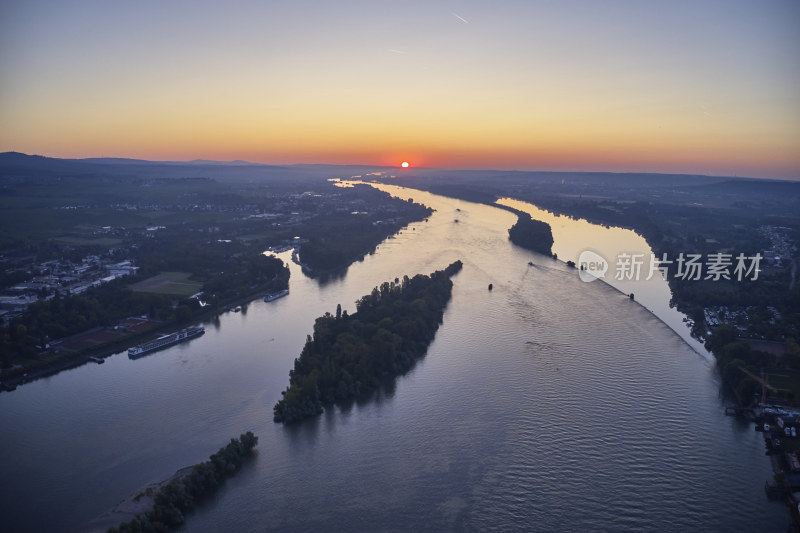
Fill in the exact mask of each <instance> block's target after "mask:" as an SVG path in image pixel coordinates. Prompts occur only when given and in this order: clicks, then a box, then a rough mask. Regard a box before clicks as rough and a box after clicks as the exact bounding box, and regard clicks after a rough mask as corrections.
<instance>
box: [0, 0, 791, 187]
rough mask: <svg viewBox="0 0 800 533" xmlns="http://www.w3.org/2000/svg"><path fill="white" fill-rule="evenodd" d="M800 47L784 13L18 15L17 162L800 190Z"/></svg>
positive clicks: (6, 141) (468, 4)
mask: <svg viewBox="0 0 800 533" xmlns="http://www.w3.org/2000/svg"><path fill="white" fill-rule="evenodd" d="M797 50H800V3H797V2H792V1H780V0H773V1H769V2H767V3H752V2H746V1H722V0H713V1H711V0H708V1H703V2H671V3H659V4H652V3H639V2H629V1H624V0H610V1H607V2H600V3H598V2H583V1H581V2H571V3H548V2H517V1H509V2H504V3H501V4H486V3H482V2H477V1H474V0H467V1H457V2H453V3H448V4H442V3H438V2H436V3H428V2H418V1H412V2H406V3H403V4H389V3H375V2H364V1H359V0H347V1H344V2H339V3H337V4H335V5H331V4H329V3H326V2H319V1H313V0H309V1H301V2H295V3H291V4H287V3H273V2H266V3H259V4H256V5H253V4H249V3H234V4H224V5H221V4H215V3H211V2H199V3H198V2H184V1H176V2H170V3H168V4H163V3H158V2H143V3H137V4H135V5H133V4H109V3H106V2H100V1H96V0H84V1H79V2H75V3H70V4H63V3H59V2H51V3H3V4H2V5H0V117H2V120H1V121H0V124H2V126H0V151H17V152H22V153H27V154H44V155H46V156H48V157H56V158H93V157H120V158H133V159H144V160H148V161H192V160H196V159H208V160H214V161H235V160H242V161H248V162H253V163H259V164H269V165H287V164H336V165H342V164H347V165H380V166H387V167H395V166H398V165H399V163H400V162H401V161H404V160H405V161H409V162H410V163H411V165H412V166H413V167H426V168H447V169H451V168H452V169H480V170H484V169H485V170H488V169H492V170H522V171H543V172H547V171H563V172H623V173H663V174H697V175H708V176H747V177H756V178H779V179H792V180H796V179H800V91H798V87H800V62H798V61H797ZM354 162H356V163H354Z"/></svg>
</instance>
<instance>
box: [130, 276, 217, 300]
mask: <svg viewBox="0 0 800 533" xmlns="http://www.w3.org/2000/svg"><path fill="white" fill-rule="evenodd" d="M191 275H192V274H191V272H162V273H161V274H158V275H156V276H153V277H152V278H147V279H146V280H144V281H140V282H139V283H135V284H134V285H131V289H133V290H134V291H136V292H149V293H154V294H168V295H170V296H191V295H192V294H195V293H197V292H200V289H201V288H202V287H203V284H202V283H198V282H196V281H189V276H191Z"/></svg>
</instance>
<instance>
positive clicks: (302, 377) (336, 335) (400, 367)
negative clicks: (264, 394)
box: [273, 261, 462, 424]
mask: <svg viewBox="0 0 800 533" xmlns="http://www.w3.org/2000/svg"><path fill="white" fill-rule="evenodd" d="M461 268H462V263H461V261H455V262H454V263H452V264H451V265H449V266H448V267H447V268H446V269H444V270H439V271H436V272H434V273H432V274H431V275H429V276H425V275H422V274H418V275H416V276H414V277H413V278H409V277H408V276H404V277H403V280H402V281H399V280H397V282H386V283H383V284H381V285H380V286H379V287H375V288H374V289H373V290H372V292H371V293H370V294H367V295H365V296H363V297H362V298H361V299H360V300H358V301H357V302H356V312H355V313H353V314H352V315H349V314H348V313H347V311H342V310H341V305H340V306H338V307H337V310H336V314H335V315H331V314H330V313H325V314H324V315H323V316H321V317H319V318H317V320H316V322H315V323H314V332H313V335H309V336H308V337H307V339H306V344H305V346H304V347H303V350H302V352H301V354H300V357H299V358H297V359H295V361H294V368H293V369H292V370H290V371H289V386H288V387H287V388H286V390H285V391H283V392H282V393H281V394H282V396H283V397H282V399H281V400H279V401H278V402H277V403H276V404H275V407H274V409H273V411H274V421H275V422H283V423H285V424H289V423H292V422H296V421H298V420H301V419H303V418H307V417H310V416H315V415H318V414H320V413H322V411H323V407H324V406H330V405H333V404H334V403H336V402H343V401H346V400H349V399H353V398H358V397H360V396H363V395H365V394H368V393H370V392H372V391H375V390H377V389H378V388H379V387H380V386H381V384H382V383H383V382H384V381H385V380H387V379H391V378H394V377H396V376H398V375H402V374H404V373H405V372H407V371H408V370H410V369H411V368H412V367H413V366H414V364H415V363H416V360H417V359H419V358H420V357H422V356H424V355H425V352H426V351H427V349H428V346H429V344H430V343H431V341H432V340H433V338H434V335H435V334H436V330H437V329H438V328H439V324H441V322H442V317H443V316H444V310H445V307H446V306H447V303H448V302H449V300H450V296H451V293H452V287H453V282H452V281H451V279H450V278H451V277H452V276H453V275H455V274H456V273H457V272H458V271H460V270H461Z"/></svg>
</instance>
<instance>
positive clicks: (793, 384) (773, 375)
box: [766, 369, 800, 398]
mask: <svg viewBox="0 0 800 533" xmlns="http://www.w3.org/2000/svg"><path fill="white" fill-rule="evenodd" d="M766 377H767V383H769V384H770V385H771V386H773V387H775V388H776V389H779V390H783V391H791V392H792V393H793V397H794V398H800V372H798V371H796V370H789V369H781V370H774V371H770V372H768V373H767V376H766Z"/></svg>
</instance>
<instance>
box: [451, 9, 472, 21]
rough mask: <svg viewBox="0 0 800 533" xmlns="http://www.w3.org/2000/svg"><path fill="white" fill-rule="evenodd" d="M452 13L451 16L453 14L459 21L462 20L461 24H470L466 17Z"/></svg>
mask: <svg viewBox="0 0 800 533" xmlns="http://www.w3.org/2000/svg"><path fill="white" fill-rule="evenodd" d="M450 13H451V14H452V15H453V16H454V17H455V18H457V19H458V20H460V21H461V22H463V23H464V24H469V21H468V20H467V19H465V18H464V17H462V16H460V15H456V14H455V13H453V12H452V11H451V12H450Z"/></svg>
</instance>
